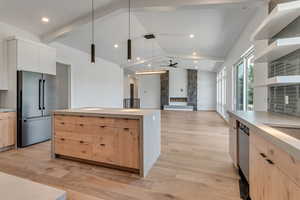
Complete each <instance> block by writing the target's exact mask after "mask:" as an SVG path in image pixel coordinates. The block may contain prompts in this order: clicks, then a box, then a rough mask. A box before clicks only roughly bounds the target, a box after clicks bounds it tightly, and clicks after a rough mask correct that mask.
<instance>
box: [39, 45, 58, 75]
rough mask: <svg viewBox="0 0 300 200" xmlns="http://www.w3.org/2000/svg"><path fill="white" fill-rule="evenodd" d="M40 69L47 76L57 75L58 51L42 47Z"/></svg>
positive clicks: (40, 50) (40, 49)
mask: <svg viewBox="0 0 300 200" xmlns="http://www.w3.org/2000/svg"><path fill="white" fill-rule="evenodd" d="M39 56H40V62H39V65H40V69H41V72H42V73H45V74H53V75H55V74H56V50H55V49H53V48H50V47H47V46H40V48H39Z"/></svg>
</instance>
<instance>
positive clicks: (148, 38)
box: [144, 34, 155, 40]
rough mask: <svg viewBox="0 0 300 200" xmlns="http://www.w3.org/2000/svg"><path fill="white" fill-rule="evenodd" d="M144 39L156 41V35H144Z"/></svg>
mask: <svg viewBox="0 0 300 200" xmlns="http://www.w3.org/2000/svg"><path fill="white" fill-rule="evenodd" d="M144 38H145V39H146V40H151V39H155V35H154V34H148V35H144Z"/></svg>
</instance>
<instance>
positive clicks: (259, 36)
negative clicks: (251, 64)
mask: <svg viewBox="0 0 300 200" xmlns="http://www.w3.org/2000/svg"><path fill="white" fill-rule="evenodd" d="M299 16H300V1H299V0H298V1H292V2H288V3H281V4H278V5H277V6H276V8H274V9H273V11H272V12H271V13H270V15H269V16H268V17H266V19H265V20H264V21H263V22H262V23H261V25H260V26H259V27H258V28H257V30H256V31H255V32H254V34H253V35H252V37H251V39H252V41H254V40H264V39H269V38H272V37H273V36H274V35H276V34H277V33H279V32H280V31H281V30H282V29H283V28H285V27H286V26H287V25H289V24H290V23H291V22H292V21H294V20H295V19H296V18H297V17H299Z"/></svg>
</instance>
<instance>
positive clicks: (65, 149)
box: [55, 137, 92, 160]
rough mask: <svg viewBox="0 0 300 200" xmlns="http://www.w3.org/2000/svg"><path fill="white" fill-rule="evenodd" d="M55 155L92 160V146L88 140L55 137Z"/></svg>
mask: <svg viewBox="0 0 300 200" xmlns="http://www.w3.org/2000/svg"><path fill="white" fill-rule="evenodd" d="M55 154H59V155H64V156H70V157H75V158H81V159H87V160H90V159H91V157H92V144H91V143H90V142H89V141H86V140H77V139H70V138H65V137H55Z"/></svg>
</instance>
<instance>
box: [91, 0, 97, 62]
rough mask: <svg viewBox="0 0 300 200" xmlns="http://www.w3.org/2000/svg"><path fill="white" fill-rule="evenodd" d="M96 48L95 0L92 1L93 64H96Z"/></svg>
mask: <svg viewBox="0 0 300 200" xmlns="http://www.w3.org/2000/svg"><path fill="white" fill-rule="evenodd" d="M95 54H96V46H95V10H94V0H92V44H91V63H93V64H94V63H95V62H96V58H95V57H96V56H95Z"/></svg>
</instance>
